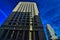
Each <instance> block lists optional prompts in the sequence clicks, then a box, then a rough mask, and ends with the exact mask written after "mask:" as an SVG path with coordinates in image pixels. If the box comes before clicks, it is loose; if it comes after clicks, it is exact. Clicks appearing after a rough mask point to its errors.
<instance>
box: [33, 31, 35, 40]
mask: <svg viewBox="0 0 60 40" xmlns="http://www.w3.org/2000/svg"><path fill="white" fill-rule="evenodd" d="M33 40H35V31H33Z"/></svg>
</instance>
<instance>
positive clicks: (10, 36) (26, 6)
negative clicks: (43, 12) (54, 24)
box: [0, 2, 45, 40]
mask: <svg viewBox="0 0 60 40" xmlns="http://www.w3.org/2000/svg"><path fill="white" fill-rule="evenodd" d="M38 13H39V11H38V8H37V5H36V3H35V2H19V3H18V5H17V6H16V7H15V8H14V9H13V11H12V13H11V15H10V16H9V17H8V18H7V20H6V21H5V22H4V23H3V25H2V27H1V28H0V31H1V33H0V40H45V34H44V30H43V27H42V23H41V20H40V19H39V15H38Z"/></svg>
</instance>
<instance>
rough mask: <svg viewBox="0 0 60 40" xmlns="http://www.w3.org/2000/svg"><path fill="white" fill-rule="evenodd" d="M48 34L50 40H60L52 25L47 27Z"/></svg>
mask: <svg viewBox="0 0 60 40" xmlns="http://www.w3.org/2000/svg"><path fill="white" fill-rule="evenodd" d="M46 32H47V35H48V40H60V37H58V36H57V35H56V33H55V31H54V30H53V28H52V27H51V25H50V24H47V25H46Z"/></svg>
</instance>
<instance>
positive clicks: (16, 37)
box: [15, 31, 19, 40]
mask: <svg viewBox="0 0 60 40" xmlns="http://www.w3.org/2000/svg"><path fill="white" fill-rule="evenodd" d="M18 36H19V31H18V32H17V36H16V39H15V40H18Z"/></svg>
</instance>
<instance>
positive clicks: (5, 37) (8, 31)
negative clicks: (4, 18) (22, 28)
mask: <svg viewBox="0 0 60 40" xmlns="http://www.w3.org/2000/svg"><path fill="white" fill-rule="evenodd" d="M8 34H9V30H8V32H7V33H6V35H5V38H4V40H6V38H7V36H8Z"/></svg>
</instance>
